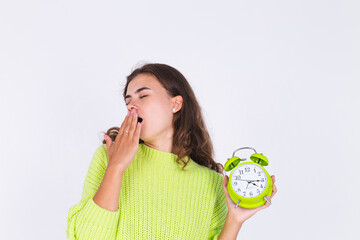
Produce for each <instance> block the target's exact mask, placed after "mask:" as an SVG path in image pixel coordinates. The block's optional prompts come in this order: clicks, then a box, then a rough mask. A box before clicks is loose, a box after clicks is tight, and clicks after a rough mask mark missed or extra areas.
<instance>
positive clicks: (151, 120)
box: [125, 74, 178, 143]
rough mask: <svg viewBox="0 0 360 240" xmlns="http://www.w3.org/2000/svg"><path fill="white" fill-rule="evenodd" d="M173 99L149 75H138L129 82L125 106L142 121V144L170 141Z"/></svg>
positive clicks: (153, 77) (155, 79)
mask: <svg viewBox="0 0 360 240" xmlns="http://www.w3.org/2000/svg"><path fill="white" fill-rule="evenodd" d="M175 98H176V97H174V98H171V97H170V96H169V95H168V94H167V92H166V90H165V88H164V87H163V86H162V85H161V84H160V82H159V81H158V80H157V78H156V77H155V76H153V75H151V74H139V75H137V76H136V77H135V78H133V80H131V81H130V83H129V85H128V88H127V92H126V97H125V104H126V105H127V110H128V111H129V112H130V111H131V110H132V109H135V111H136V114H137V116H138V117H141V118H142V119H143V121H142V123H141V124H142V126H141V132H140V138H141V139H142V140H143V141H144V142H149V143H151V142H153V143H155V142H158V141H159V139H161V141H169V140H171V139H172V136H173V126H172V120H173V114H174V113H173V111H172V109H173V107H174V104H175ZM176 110H178V108H176Z"/></svg>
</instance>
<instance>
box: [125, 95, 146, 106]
mask: <svg viewBox="0 0 360 240" xmlns="http://www.w3.org/2000/svg"><path fill="white" fill-rule="evenodd" d="M147 96H148V95H144V96H141V97H140V98H144V97H147ZM129 103H130V102H128V103H126V104H125V105H128V104H129Z"/></svg>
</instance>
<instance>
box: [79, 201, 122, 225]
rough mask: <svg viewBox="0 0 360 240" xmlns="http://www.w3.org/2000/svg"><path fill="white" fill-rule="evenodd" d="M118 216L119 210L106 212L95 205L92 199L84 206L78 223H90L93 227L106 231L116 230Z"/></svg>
mask: <svg viewBox="0 0 360 240" xmlns="http://www.w3.org/2000/svg"><path fill="white" fill-rule="evenodd" d="M119 215H120V209H118V210H117V211H116V212H113V211H110V210H107V209H105V208H102V207H100V206H99V205H97V204H96V203H95V202H94V200H93V199H92V198H90V199H89V200H88V202H87V203H86V204H85V206H84V209H83V212H82V214H81V216H79V218H78V221H80V222H83V221H86V222H90V223H92V224H93V225H99V226H101V227H103V228H105V229H107V230H113V229H115V228H117V224H118V220H119Z"/></svg>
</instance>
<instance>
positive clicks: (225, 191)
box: [222, 175, 232, 206]
mask: <svg viewBox="0 0 360 240" xmlns="http://www.w3.org/2000/svg"><path fill="white" fill-rule="evenodd" d="M228 182H229V177H228V176H227V175H225V177H224V180H223V182H222V186H223V189H224V193H225V197H226V202H227V204H228V206H230V204H229V203H231V202H232V199H231V197H230V195H229V192H228V190H227V184H228Z"/></svg>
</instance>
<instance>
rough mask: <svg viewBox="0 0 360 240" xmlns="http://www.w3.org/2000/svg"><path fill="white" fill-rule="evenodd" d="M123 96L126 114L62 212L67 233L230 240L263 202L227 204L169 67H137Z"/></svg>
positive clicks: (195, 108) (186, 92) (183, 89)
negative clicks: (74, 199)
mask: <svg viewBox="0 0 360 240" xmlns="http://www.w3.org/2000/svg"><path fill="white" fill-rule="evenodd" d="M123 95H124V96H123V97H124V100H125V103H126V107H127V111H128V114H127V116H126V117H125V119H124V121H123V122H122V124H121V127H120V128H118V127H113V128H110V129H109V130H108V131H107V133H106V134H105V137H104V141H103V144H102V145H101V146H100V147H99V148H98V149H97V150H96V151H95V153H94V156H93V158H92V161H91V163H90V166H89V170H88V173H87V175H86V177H85V183H84V187H83V192H82V197H81V200H80V202H79V203H78V204H76V205H74V206H72V207H71V208H70V210H69V213H68V218H67V223H68V225H67V237H68V238H69V239H78V240H81V239H92V240H95V239H111V240H120V239H137V240H139V239H226V240H229V239H236V236H237V234H238V232H239V230H240V228H241V225H242V223H243V222H244V221H245V220H246V219H248V218H249V217H251V216H252V215H254V214H255V213H256V212H257V211H259V210H261V209H264V208H266V207H268V206H269V203H266V204H265V205H264V206H262V207H259V208H256V209H252V210H249V209H243V208H241V207H237V208H234V207H235V206H236V205H235V203H234V202H233V201H232V200H231V198H230V196H229V194H228V192H227V188H226V184H227V182H228V177H227V176H225V177H223V176H224V169H223V166H222V164H220V163H216V162H215V161H214V159H213V146H212V142H211V139H210V136H209V133H208V131H207V129H206V126H205V123H204V120H203V117H202V113H201V108H200V106H199V104H198V101H197V100H196V97H195V95H194V92H193V90H192V88H191V87H190V85H189V83H188V82H187V80H186V79H185V77H184V76H183V75H182V74H181V73H180V72H179V71H178V70H177V69H175V68H173V67H171V66H169V65H165V64H159V63H155V64H146V65H144V66H142V67H140V68H137V69H135V70H134V71H133V72H132V73H131V74H130V75H129V76H128V77H127V82H126V85H125V88H124V92H123ZM272 178H273V181H275V178H274V176H272ZM273 190H274V192H273V195H274V194H275V193H276V187H275V185H274V189H273ZM269 200H270V199H269Z"/></svg>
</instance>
